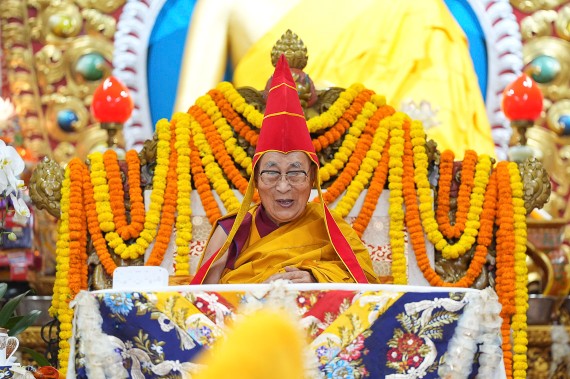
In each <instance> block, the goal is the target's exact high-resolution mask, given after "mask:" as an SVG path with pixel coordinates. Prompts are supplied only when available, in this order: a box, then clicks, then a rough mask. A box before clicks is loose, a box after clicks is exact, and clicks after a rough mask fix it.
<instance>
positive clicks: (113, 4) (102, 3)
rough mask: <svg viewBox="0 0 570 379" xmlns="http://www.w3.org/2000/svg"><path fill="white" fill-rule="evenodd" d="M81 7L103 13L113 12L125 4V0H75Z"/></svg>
mask: <svg viewBox="0 0 570 379" xmlns="http://www.w3.org/2000/svg"><path fill="white" fill-rule="evenodd" d="M75 2H76V3H77V4H78V5H79V6H80V7H82V8H89V9H96V10H98V11H100V12H103V13H113V12H114V11H116V10H117V9H119V8H120V7H122V6H123V5H124V4H125V0H75Z"/></svg>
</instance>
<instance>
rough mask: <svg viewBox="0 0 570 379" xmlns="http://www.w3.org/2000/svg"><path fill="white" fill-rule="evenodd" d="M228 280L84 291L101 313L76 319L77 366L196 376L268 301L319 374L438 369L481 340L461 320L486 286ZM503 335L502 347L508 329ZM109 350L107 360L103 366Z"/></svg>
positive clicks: (418, 373) (87, 303)
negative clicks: (456, 348) (295, 323)
mask: <svg viewBox="0 0 570 379" xmlns="http://www.w3.org/2000/svg"><path fill="white" fill-rule="evenodd" d="M241 287H243V290H241ZM181 288H182V289H181ZM202 288H204V289H206V290H201V289H202ZM211 288H215V289H216V290H213V291H211V290H210V289H211ZM229 288H231V290H227V291H226V290H223V289H224V286H202V287H177V288H176V289H177V291H157V292H109V291H105V292H93V293H87V292H83V293H81V294H80V295H79V296H78V298H77V299H76V301H77V303H76V305H75V307H76V312H78V315H82V314H90V315H95V316H93V317H91V319H90V320H85V318H82V317H80V316H78V318H77V320H76V325H75V326H76V329H75V333H74V341H72V342H74V344H75V347H76V350H75V372H73V370H72V369H71V370H70V371H69V373H68V374H69V375H74V376H73V377H77V378H87V377H90V376H91V375H92V374H94V373H95V372H96V371H97V370H115V371H114V372H115V373H116V374H115V375H119V373H122V374H121V375H126V376H128V377H129V378H186V377H191V375H192V373H195V372H197V371H198V370H199V369H200V367H199V366H198V365H197V364H195V363H194V361H195V358H196V356H197V354H198V353H199V352H200V351H201V350H203V349H206V348H208V346H210V345H211V344H212V342H214V341H215V340H216V339H218V338H220V337H221V336H223V335H224V329H225V328H226V325H227V324H228V323H230V322H231V321H232V320H234V319H235V318H237V317H243V315H246V314H247V313H250V312H252V311H254V310H255V309H259V308H260V307H262V306H265V305H267V304H273V305H275V304H279V305H280V306H282V307H283V308H284V309H285V310H286V311H288V312H291V313H293V314H295V315H296V317H298V318H299V325H300V326H302V327H303V328H304V330H305V332H306V334H307V336H308V337H309V340H310V345H309V346H308V348H309V351H310V354H309V355H311V356H312V361H313V366H314V367H317V368H318V371H319V373H320V374H319V375H320V377H326V378H355V379H358V378H367V377H369V378H380V377H382V378H384V377H386V378H393V379H396V378H437V377H439V375H438V368H439V366H440V364H442V363H443V362H444V361H445V357H446V352H447V350H448V342H449V341H450V340H451V339H452V337H453V338H454V340H460V341H459V343H465V341H463V340H464V339H465V338H472V340H473V341H474V343H473V345H476V343H475V341H476V339H475V338H476V334H477V333H476V330H477V328H476V325H475V326H474V330H475V332H473V333H469V334H470V335H471V334H472V336H471V337H465V336H462V335H455V330H456V327H457V325H458V322H459V320H461V318H462V317H463V318H465V317H468V318H470V319H476V318H477V317H473V316H474V315H465V314H464V313H467V312H475V311H476V310H474V308H477V307H469V306H466V305H467V304H469V303H470V302H472V301H474V299H478V297H479V294H480V293H481V292H480V291H466V292H464V291H457V292H449V291H445V292H434V291H439V290H440V289H434V288H431V290H432V291H431V292H423V291H421V290H419V291H418V292H414V288H415V289H418V288H419V287H394V289H391V288H390V286H377V285H375V286H372V285H368V286H357V285H354V286H347V287H346V289H343V286H339V285H313V286H304V287H303V286H298V285H287V284H278V285H245V286H229ZM236 288H240V289H239V290H236ZM370 289H373V290H370ZM397 290H398V291H402V292H398V291H397ZM441 291H444V290H443V289H441ZM99 316H100V318H99ZM475 324H476V322H475ZM462 339H463V340H462ZM92 341H98V343H92ZM497 344H498V346H499V347H498V349H499V351H500V338H499V339H498V340H497ZM476 355H478V354H477V351H473V352H472V354H471V355H469V354H467V355H466V356H465V357H463V358H464V361H465V362H467V365H468V366H472V367H467V369H468V371H476V370H472V369H471V368H474V367H476V365H473V364H471V363H470V362H473V361H474V358H475V356H476ZM102 357H105V362H107V363H106V364H105V366H106V367H99V366H100V363H98V362H99V360H101V359H102ZM109 362H114V367H112V366H113V364H111V363H109ZM98 365H99V366H98ZM106 372H107V371H106ZM109 372H110V371H109Z"/></svg>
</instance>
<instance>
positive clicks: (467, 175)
mask: <svg viewBox="0 0 570 379" xmlns="http://www.w3.org/2000/svg"><path fill="white" fill-rule="evenodd" d="M454 157H455V156H454V154H453V152H451V151H445V152H443V153H442V155H441V160H440V162H441V164H440V177H439V184H438V196H437V210H436V218H437V222H438V224H439V230H440V232H441V234H443V235H444V236H445V237H447V238H458V237H460V236H461V233H463V231H464V230H465V223H466V221H467V212H468V211H469V208H470V204H471V203H470V201H469V198H470V196H471V191H472V190H473V181H474V178H475V164H476V163H477V153H476V152H475V151H473V150H467V151H466V152H465V156H464V158H463V162H462V164H461V185H460V186H459V193H458V196H457V211H456V212H455V225H451V223H450V220H449V211H450V204H449V203H450V189H451V178H452V174H453V159H454Z"/></svg>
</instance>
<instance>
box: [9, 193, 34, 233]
mask: <svg viewBox="0 0 570 379" xmlns="http://www.w3.org/2000/svg"><path fill="white" fill-rule="evenodd" d="M10 198H11V199H12V205H13V206H14V210H15V211H16V213H15V214H14V218H13V219H12V220H13V221H14V222H15V223H17V224H20V225H23V226H25V225H26V223H27V222H28V217H30V208H28V205H27V204H26V202H25V201H24V199H22V198H17V197H16V196H14V195H13V194H10Z"/></svg>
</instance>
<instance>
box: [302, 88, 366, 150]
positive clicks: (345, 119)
mask: <svg viewBox="0 0 570 379" xmlns="http://www.w3.org/2000/svg"><path fill="white" fill-rule="evenodd" d="M373 94H374V92H372V91H370V90H363V91H362V92H360V93H359V94H358V95H357V96H356V98H355V99H354V101H353V102H352V104H351V105H350V107H349V108H348V109H347V110H346V111H345V112H344V113H343V115H342V116H341V117H340V118H339V120H338V121H337V122H336V123H335V124H334V125H333V126H332V128H330V129H329V130H327V131H326V132H325V133H323V134H321V135H320V136H318V137H317V138H313V146H314V148H315V150H316V151H317V152H319V151H321V150H322V149H325V148H327V147H328V146H329V145H330V144H333V143H335V142H336V141H337V140H339V139H340V138H341V136H342V135H343V134H344V133H345V132H346V131H347V130H348V128H349V127H350V125H351V124H352V123H353V122H354V120H356V117H357V116H358V115H359V114H360V113H361V112H362V109H363V108H364V104H366V103H367V102H368V101H369V100H370V98H371V97H372V95H373Z"/></svg>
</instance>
